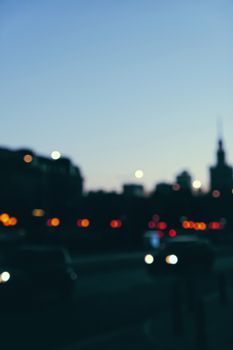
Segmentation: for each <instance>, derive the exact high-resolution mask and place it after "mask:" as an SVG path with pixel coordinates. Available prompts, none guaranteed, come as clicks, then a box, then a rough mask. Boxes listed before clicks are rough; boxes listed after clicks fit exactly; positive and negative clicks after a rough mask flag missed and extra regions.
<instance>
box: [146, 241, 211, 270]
mask: <svg viewBox="0 0 233 350" xmlns="http://www.w3.org/2000/svg"><path fill="white" fill-rule="evenodd" d="M144 261H145V264H146V266H147V269H148V271H149V273H151V274H153V275H159V274H172V273H187V274H189V273H199V274H200V273H206V272H210V271H211V270H212V268H213V264H214V250H213V248H212V246H211V244H210V243H209V242H208V241H206V240H204V239H200V238H198V237H189V236H180V237H179V236H178V237H175V238H172V239H167V240H166V241H165V242H164V243H163V244H161V246H160V247H159V249H158V250H157V251H155V252H152V253H149V254H146V255H145V257H144Z"/></svg>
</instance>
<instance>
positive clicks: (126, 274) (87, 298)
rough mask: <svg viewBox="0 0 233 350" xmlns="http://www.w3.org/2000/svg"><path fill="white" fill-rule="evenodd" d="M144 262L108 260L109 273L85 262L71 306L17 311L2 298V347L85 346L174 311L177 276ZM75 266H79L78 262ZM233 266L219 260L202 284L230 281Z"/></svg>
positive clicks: (208, 287)
mask: <svg viewBox="0 0 233 350" xmlns="http://www.w3.org/2000/svg"><path fill="white" fill-rule="evenodd" d="M140 261H141V260H137V263H136V262H135V265H134V264H129V266H127V265H124V264H122V263H121V264H120V265H119V267H117V265H116V264H114V268H112V269H111V268H110V266H109V261H106V264H108V266H106V271H105V269H104V265H103V261H102V263H101V264H102V265H101V266H102V268H101V269H99V266H98V264H97V267H95V266H94V267H93V268H90V269H89V270H88V269H87V268H84V267H85V266H84V265H82V264H80V270H79V274H78V281H77V285H76V292H75V297H74V301H73V303H72V304H67V303H60V302H59V303H54V304H49V305H47V306H46V305H43V304H42V305H26V306H25V308H24V306H23V305H21V306H20V308H19V309H17V310H15V309H12V307H11V305H10V302H9V308H8V305H6V302H7V301H4V300H2V304H3V306H4V308H2V312H1V313H0V330H1V345H2V348H3V349H4V350H8V349H9V350H11V349H15V348H16V347H18V348H20V349H21V348H22V349H24V350H27V349H35V350H37V349H43V350H47V349H50V350H53V349H54V350H55V349H56V350H60V349H61V350H63V349H67V348H69V347H70V346H72V348H73V345H74V344H76V345H75V346H74V349H77V350H79V349H80V350H81V349H82V348H83V349H84V348H85V346H86V345H85V344H87V343H88V344H92V343H93V344H95V341H96V339H99V337H100V336H102V335H103V336H104V337H106V336H107V335H108V334H112V332H121V330H122V329H126V328H129V329H131V328H132V327H133V329H134V330H135V329H137V327H138V326H139V325H141V323H142V321H144V320H147V319H149V318H151V317H154V316H156V317H157V316H158V317H159V315H162V314H163V313H164V312H166V311H168V310H169V307H170V300H171V295H172V292H173V289H172V288H173V284H174V279H171V278H164V279H162V280H161V279H158V280H152V279H151V278H150V277H149V276H148V274H147V272H146V270H145V268H144V265H143V262H140ZM92 264H95V263H94V262H92ZM76 265H77V269H79V264H78V262H76ZM231 269H233V258H231V257H221V258H219V259H218V260H217V262H216V266H215V273H214V274H213V275H212V276H209V277H208V278H205V279H203V280H202V281H201V282H200V283H199V286H200V288H201V289H202V290H203V291H204V292H205V294H211V293H213V292H216V290H217V277H216V276H217V273H218V272H219V271H227V274H228V276H229V279H230V278H231ZM232 280H233V279H232ZM135 327H136V328H135ZM96 337H97V338H96ZM94 348H95V347H93V349H94Z"/></svg>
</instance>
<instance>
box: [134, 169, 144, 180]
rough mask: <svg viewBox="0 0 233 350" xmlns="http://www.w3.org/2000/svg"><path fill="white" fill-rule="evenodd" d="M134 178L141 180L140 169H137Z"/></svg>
mask: <svg viewBox="0 0 233 350" xmlns="http://www.w3.org/2000/svg"><path fill="white" fill-rule="evenodd" d="M134 176H135V177H136V178H137V179H141V178H143V176H144V172H143V171H142V170H141V169H138V170H136V171H135V173H134Z"/></svg>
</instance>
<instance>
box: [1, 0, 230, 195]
mask: <svg viewBox="0 0 233 350" xmlns="http://www.w3.org/2000/svg"><path fill="white" fill-rule="evenodd" d="M232 18H233V1H232V0H176V1H174V0H40V1H37V0H20V1H19V0H0V121H1V127H0V146H1V147H9V148H11V149H18V148H22V147H24V148H25V147H26V148H31V149H32V150H34V151H35V152H36V153H38V154H40V155H48V156H49V154H50V153H51V151H53V150H54V149H58V150H59V151H60V152H61V153H62V155H64V156H65V157H69V158H71V160H72V161H73V162H74V163H75V164H76V165H78V166H79V167H80V169H81V172H82V174H83V176H84V178H85V188H86V190H91V189H92V190H97V189H105V190H117V191H120V190H121V187H122V184H123V183H141V184H144V185H145V188H146V190H147V191H151V190H153V189H154V187H155V185H156V183H158V182H173V181H174V179H175V177H176V175H177V174H179V173H180V172H181V171H183V170H188V171H189V172H190V173H191V175H192V177H193V179H196V178H198V179H200V180H201V181H202V183H203V187H204V188H207V187H208V185H209V170H208V167H209V166H210V165H213V164H215V162H216V157H215V152H216V147H217V137H218V132H217V120H218V119H221V120H222V124H223V135H224V142H225V148H226V150H227V160H228V163H230V164H233V137H232V131H233V105H232V104H233V98H232V97H233V68H232V62H233V40H232V37H233V21H232ZM136 169H142V170H143V171H144V177H143V178H142V179H136V178H135V177H134V172H135V170H136Z"/></svg>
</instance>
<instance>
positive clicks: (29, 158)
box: [23, 154, 33, 163]
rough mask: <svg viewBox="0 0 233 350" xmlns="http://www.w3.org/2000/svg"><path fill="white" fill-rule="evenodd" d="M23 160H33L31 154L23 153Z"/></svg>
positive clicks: (26, 161)
mask: <svg viewBox="0 0 233 350" xmlns="http://www.w3.org/2000/svg"><path fill="white" fill-rule="evenodd" d="M23 160H24V162H25V163H31V162H32V161H33V157H32V156H31V154H25V156H24V157H23Z"/></svg>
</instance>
